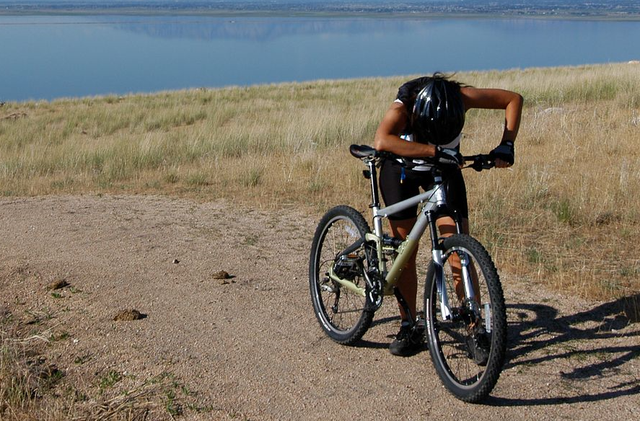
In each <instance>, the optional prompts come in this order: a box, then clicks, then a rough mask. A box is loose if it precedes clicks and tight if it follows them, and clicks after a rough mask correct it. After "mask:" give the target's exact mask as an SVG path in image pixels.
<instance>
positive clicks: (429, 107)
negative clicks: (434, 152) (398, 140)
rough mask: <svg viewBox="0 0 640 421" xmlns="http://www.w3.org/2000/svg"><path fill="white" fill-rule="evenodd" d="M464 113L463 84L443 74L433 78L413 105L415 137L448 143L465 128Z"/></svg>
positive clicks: (422, 141) (429, 141)
mask: <svg viewBox="0 0 640 421" xmlns="http://www.w3.org/2000/svg"><path fill="white" fill-rule="evenodd" d="M464 114H465V109H464V103H463V102H462V95H461V94H460V86H459V85H458V84H457V83H455V82H452V81H449V80H446V79H443V78H432V79H431V80H429V82H427V85H426V86H425V87H424V88H423V89H422V90H421V91H420V92H419V93H418V96H417V98H416V102H415V104H414V106H413V115H412V126H413V135H414V139H415V140H416V141H417V142H421V143H431V144H433V145H446V144H447V143H450V142H451V141H453V140H454V139H455V138H456V137H458V135H459V134H460V132H461V131H462V126H464Z"/></svg>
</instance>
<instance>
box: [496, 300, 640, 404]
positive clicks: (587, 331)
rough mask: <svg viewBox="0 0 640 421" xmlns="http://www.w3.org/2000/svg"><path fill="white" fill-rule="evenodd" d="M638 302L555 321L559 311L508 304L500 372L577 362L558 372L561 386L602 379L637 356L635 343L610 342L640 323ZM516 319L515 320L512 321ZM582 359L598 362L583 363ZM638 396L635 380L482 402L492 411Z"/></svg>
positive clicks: (602, 307)
mask: <svg viewBox="0 0 640 421" xmlns="http://www.w3.org/2000/svg"><path fill="white" fill-rule="evenodd" d="M639 303H640V294H635V295H633V296H630V297H623V298H620V299H618V300H615V301H613V302H610V303H605V304H602V305H599V306H597V307H595V308H592V309H589V310H586V311H582V312H579V313H577V314H571V315H566V316H559V313H558V311H557V309H555V308H553V307H551V306H547V305H542V304H531V305H527V304H515V305H509V306H508V312H509V317H510V320H509V328H508V346H509V348H508V354H507V362H506V364H505V366H504V368H503V370H508V369H513V368H516V369H517V368H519V367H523V368H524V367H530V366H535V365H538V364H542V363H545V362H548V361H552V360H558V359H569V358H576V359H578V360H579V361H580V362H581V364H578V366H577V367H574V368H573V369H571V370H569V371H568V372H563V371H560V376H561V379H562V381H566V382H581V381H585V380H589V379H598V378H601V377H603V376H606V375H607V373H611V372H613V371H615V370H618V369H620V368H621V367H622V366H623V365H624V364H626V363H628V362H629V361H631V360H633V359H635V358H638V357H640V347H639V346H638V345H637V341H634V343H633V344H629V345H624V346H617V345H612V342H613V341H612V339H614V338H620V337H621V334H620V333H619V332H618V331H619V330H621V329H623V328H625V327H627V326H628V325H629V324H630V323H637V322H638V321H640V320H639V319H640V317H639V314H640V311H639ZM514 315H515V316H516V319H517V320H511V319H513V316H514ZM636 336H640V326H638V328H636V329H634V330H632V331H631V332H626V333H625V334H624V337H636ZM594 343H595V344H596V345H595V346H593V344H594ZM585 344H586V345H585ZM602 356H606V357H605V358H603V357H602ZM613 356H615V357H613ZM612 357H613V358H612ZM585 360H596V361H595V362H590V363H589V362H587V363H583V362H584V361H585ZM638 393H640V381H638V380H637V378H636V379H635V380H633V381H627V382H624V381H621V382H619V384H617V385H615V386H613V387H611V386H608V387H607V388H606V390H603V391H602V392H600V393H593V394H583V395H578V396H573V397H566V396H558V397H546V398H537V399H522V398H519V399H509V398H500V397H495V396H493V397H490V398H489V399H487V400H486V401H485V402H484V403H485V404H487V405H494V406H535V405H556V404H559V403H563V404H567V403H579V402H594V401H602V400H607V399H613V398H616V397H621V396H628V395H635V394H638Z"/></svg>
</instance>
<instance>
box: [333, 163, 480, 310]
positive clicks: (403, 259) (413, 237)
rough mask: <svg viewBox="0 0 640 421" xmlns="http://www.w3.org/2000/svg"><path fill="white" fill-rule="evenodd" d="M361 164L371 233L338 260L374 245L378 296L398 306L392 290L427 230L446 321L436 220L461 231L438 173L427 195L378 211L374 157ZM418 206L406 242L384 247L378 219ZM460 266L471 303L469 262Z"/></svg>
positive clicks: (350, 287)
mask: <svg viewBox="0 0 640 421" xmlns="http://www.w3.org/2000/svg"><path fill="white" fill-rule="evenodd" d="M363 161H364V163H365V164H366V165H367V167H368V171H367V172H365V177H367V178H369V180H370V181H371V197H372V203H371V205H370V207H371V209H372V214H373V232H372V233H368V234H367V235H366V236H365V238H364V239H360V240H359V241H357V242H356V243H354V244H353V245H352V246H350V247H348V248H347V249H345V250H344V251H343V252H342V253H341V257H342V256H346V255H348V254H349V253H351V252H352V251H353V250H355V249H357V248H358V247H360V246H362V244H363V242H365V243H367V242H373V243H375V250H376V251H377V256H376V257H377V259H376V260H377V271H378V273H379V274H380V275H381V276H382V277H383V279H384V284H383V286H382V287H383V290H382V295H392V294H395V295H396V297H398V299H399V301H400V302H401V305H402V301H403V298H402V297H401V295H399V291H397V289H396V288H395V285H396V283H397V282H398V279H399V278H400V275H401V273H402V270H403V269H404V267H405V265H406V264H407V262H408V261H409V259H410V258H411V256H412V255H413V254H414V253H415V251H416V250H417V248H418V244H419V241H420V238H421V237H422V235H423V234H424V232H425V231H426V230H427V228H429V230H430V234H431V255H432V256H431V257H432V260H433V263H434V265H435V269H436V282H437V284H436V285H437V288H438V292H439V295H440V297H441V304H442V309H443V317H445V318H449V317H450V316H451V313H450V311H449V300H448V297H447V295H446V289H445V288H444V286H443V282H444V276H443V264H442V260H443V250H442V247H441V245H440V243H439V237H438V231H437V227H436V220H437V219H438V217H439V216H442V215H447V216H452V217H453V219H454V221H455V224H456V231H457V232H458V233H461V232H462V230H461V222H460V218H459V217H458V215H457V213H456V212H455V211H454V212H452V211H450V210H449V208H448V206H447V204H446V193H445V190H444V189H443V188H442V187H443V184H442V176H441V174H440V172H439V171H437V170H434V173H433V174H434V186H433V187H432V188H431V189H429V190H428V191H425V192H423V193H420V194H418V195H416V196H414V197H411V198H409V199H406V200H403V201H401V202H398V203H395V204H393V205H390V206H387V207H381V206H380V201H379V193H378V184H377V170H376V163H377V160H376V158H374V157H367V158H363ZM420 204H423V206H422V209H421V210H420V213H419V214H418V216H417V219H416V222H415V224H414V226H413V228H412V229H411V232H410V233H409V235H407V238H406V239H405V240H404V241H402V242H401V243H400V245H399V246H397V247H394V246H391V245H386V244H385V243H384V232H383V228H382V219H383V218H386V217H388V216H390V215H393V214H395V213H398V212H400V211H402V210H404V209H407V208H410V207H412V206H415V205H420ZM389 251H390V252H392V253H396V256H395V259H394V261H393V264H392V265H391V267H390V268H389V270H388V271H387V267H386V266H387V264H386V263H387V260H386V258H385V256H384V255H385V252H389ZM460 262H461V268H462V270H461V275H462V280H463V285H464V289H465V296H466V297H465V298H466V299H468V300H473V299H474V297H475V293H474V288H473V282H472V279H471V274H470V270H469V261H468V259H467V258H466V256H464V255H462V256H461V259H460ZM364 274H365V278H366V281H367V284H368V286H369V287H370V288H374V281H373V280H372V279H370V276H369V274H367V273H366V271H364ZM329 277H330V278H331V279H332V280H334V281H335V282H337V283H339V284H340V285H342V286H343V287H345V288H347V289H348V290H350V291H352V292H354V293H356V294H359V295H362V296H365V294H366V291H365V288H362V287H358V286H356V285H355V284H354V283H353V282H351V281H349V280H345V279H342V278H340V277H338V276H337V275H336V274H335V273H334V272H333V268H332V269H331V270H330V273H329ZM372 301H374V302H375V301H376V300H372ZM379 305H381V299H380V302H379V303H377V306H379ZM407 310H408V309H407ZM413 316H414V315H412V319H413V320H415V317H413Z"/></svg>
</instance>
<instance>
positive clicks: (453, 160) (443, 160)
mask: <svg viewBox="0 0 640 421" xmlns="http://www.w3.org/2000/svg"><path fill="white" fill-rule="evenodd" d="M435 158H436V161H438V162H439V163H440V164H445V165H456V166H458V167H461V166H462V164H464V159H463V158H462V155H461V154H460V152H458V150H457V149H447V148H442V147H440V146H436V155H435Z"/></svg>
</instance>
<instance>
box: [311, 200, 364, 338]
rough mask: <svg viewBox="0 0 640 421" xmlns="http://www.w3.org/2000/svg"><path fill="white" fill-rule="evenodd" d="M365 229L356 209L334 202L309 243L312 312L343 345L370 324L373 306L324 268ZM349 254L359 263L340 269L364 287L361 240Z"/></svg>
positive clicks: (324, 327) (331, 336)
mask: <svg viewBox="0 0 640 421" xmlns="http://www.w3.org/2000/svg"><path fill="white" fill-rule="evenodd" d="M368 232H370V229H369V224H367V221H365V219H364V218H363V217H362V215H361V214H360V213H359V212H358V211H357V210H355V209H353V208H351V207H349V206H336V207H334V208H332V209H330V210H329V211H328V212H327V213H326V214H325V215H324V216H323V217H322V219H321V221H320V223H319V224H318V227H317V228H316V231H315V234H314V237H313V243H312V246H311V256H310V259H309V287H310V292H311V302H312V304H313V309H314V313H315V315H316V318H317V319H318V322H319V323H320V326H321V327H322V329H323V330H324V332H325V333H326V334H327V335H328V336H329V337H330V338H331V339H333V340H334V341H335V342H338V343H340V344H344V345H352V344H354V343H355V342H357V341H358V340H360V339H361V338H362V336H363V335H364V334H365V332H366V331H367V330H368V329H369V327H370V326H371V322H372V320H373V315H374V313H375V310H372V307H371V305H370V304H371V303H370V300H369V298H368V294H365V295H364V296H359V295H358V294H355V293H353V292H351V291H349V290H347V289H346V288H343V287H342V286H340V284H338V283H337V282H335V281H332V280H331V279H329V277H328V271H329V269H330V268H331V267H332V266H333V267H334V270H335V269H336V267H337V266H336V264H337V261H338V259H337V258H338V256H339V255H340V254H341V253H342V251H344V250H345V249H346V248H347V247H349V246H351V245H353V244H354V243H356V242H357V241H358V240H360V239H364V236H365V234H367V233H368ZM350 256H352V257H354V258H353V259H351V260H350V261H351V262H354V261H355V260H357V259H362V260H361V262H363V264H361V265H357V264H355V263H353V264H351V266H348V267H346V268H345V267H343V270H344V271H346V272H348V275H346V276H349V277H352V278H353V282H354V283H355V284H356V285H358V286H360V287H363V288H365V287H366V283H365V279H364V276H363V273H362V268H363V266H364V267H366V264H367V263H368V262H367V259H366V251H365V245H364V242H363V244H362V245H361V246H360V247H358V248H357V249H356V250H355V251H353V252H352V253H351V254H350Z"/></svg>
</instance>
